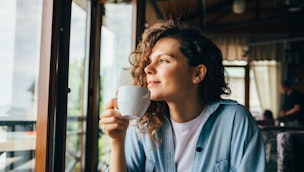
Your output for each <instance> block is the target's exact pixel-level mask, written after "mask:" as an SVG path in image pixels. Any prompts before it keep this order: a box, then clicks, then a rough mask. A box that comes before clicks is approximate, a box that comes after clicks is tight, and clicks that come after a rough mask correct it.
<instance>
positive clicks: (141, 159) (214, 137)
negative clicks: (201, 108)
mask: <svg viewBox="0 0 304 172" xmlns="http://www.w3.org/2000/svg"><path fill="white" fill-rule="evenodd" d="M206 108H208V110H207V114H206V115H207V121H206V122H205V124H204V125H203V127H202V129H201V133H200V136H199V138H198V141H197V145H196V147H195V148H194V149H196V151H195V155H194V157H193V161H192V162H193V163H192V164H189V165H192V172H198V171H203V172H209V171H210V172H214V171H221V172H222V171H227V172H228V171H240V172H250V171H252V172H264V171H265V152H264V143H263V138H262V135H261V133H260V131H259V128H258V127H257V125H256V123H255V121H254V119H253V118H252V116H251V114H250V112H249V111H248V110H247V109H246V108H245V107H244V106H242V105H240V104H238V103H237V102H236V101H233V100H220V101H217V102H215V103H212V104H210V105H208V106H207V107H206ZM157 137H158V139H160V140H161V144H160V145H158V146H157V145H156V144H155V143H151V141H150V139H149V136H148V135H147V134H143V133H140V132H139V131H138V128H137V126H136V125H131V126H130V127H129V128H128V130H127V134H126V138H125V156H126V164H127V168H128V171H130V172H137V171H145V172H150V171H158V172H171V171H172V172H175V171H176V166H175V160H174V143H173V130H172V126H171V123H170V120H169V119H166V120H165V121H163V126H162V128H161V129H160V131H159V132H158V133H157Z"/></svg>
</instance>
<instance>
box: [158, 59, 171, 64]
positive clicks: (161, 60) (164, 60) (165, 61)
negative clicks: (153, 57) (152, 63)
mask: <svg viewBox="0 0 304 172" xmlns="http://www.w3.org/2000/svg"><path fill="white" fill-rule="evenodd" d="M160 62H161V63H169V60H167V59H160Z"/></svg>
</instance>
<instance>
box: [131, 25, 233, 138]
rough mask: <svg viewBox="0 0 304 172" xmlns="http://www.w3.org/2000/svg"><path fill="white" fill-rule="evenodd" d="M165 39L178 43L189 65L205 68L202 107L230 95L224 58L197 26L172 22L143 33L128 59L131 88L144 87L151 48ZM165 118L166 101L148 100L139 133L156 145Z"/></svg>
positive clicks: (201, 90) (153, 27)
mask: <svg viewBox="0 0 304 172" xmlns="http://www.w3.org/2000/svg"><path fill="white" fill-rule="evenodd" d="M164 37H170V38H174V39H176V40H177V41H179V43H180V47H179V50H180V52H181V53H182V54H183V55H184V56H185V57H186V58H187V61H188V64H189V65H190V66H192V67H195V66H198V65H199V64H204V65H205V66H206V68H207V73H206V76H205V78H204V80H203V81H202V82H200V83H199V88H198V89H199V94H200V97H201V99H202V102H203V103H204V104H209V103H211V102H213V101H216V100H219V99H221V95H223V94H225V95H228V94H230V89H229V87H228V85H227V82H226V80H225V75H224V66H223V64H222V60H223V57H222V53H221V51H220V49H219V48H218V47H217V46H216V45H215V44H214V43H213V42H211V41H210V40H209V39H208V38H207V37H206V36H204V34H203V32H202V30H200V29H199V28H198V27H194V26H190V25H185V24H182V23H180V22H176V21H173V20H169V21H166V22H162V23H157V24H155V25H153V26H151V27H150V28H148V29H147V30H146V31H145V32H144V33H143V35H142V39H141V41H140V43H139V44H138V46H137V48H136V50H135V51H134V52H133V53H131V55H130V57H129V61H130V63H131V65H132V68H131V75H132V77H133V84H134V85H137V86H141V87H147V81H146V74H145V72H144V69H145V67H146V66H147V65H148V64H149V61H150V60H149V56H150V54H151V52H152V48H153V47H154V45H155V44H156V43H157V41H158V40H160V39H161V38H164ZM166 115H169V110H168V105H167V104H166V102H164V101H151V104H150V106H149V108H148V110H147V111H146V114H145V115H144V116H143V117H142V118H141V119H140V120H138V122H137V124H138V127H139V129H140V131H141V132H143V133H148V134H149V136H150V138H151V139H152V140H153V141H156V142H157V143H159V141H160V140H157V138H156V133H157V131H159V129H160V128H161V127H162V125H163V122H162V121H163V119H164V118H166Z"/></svg>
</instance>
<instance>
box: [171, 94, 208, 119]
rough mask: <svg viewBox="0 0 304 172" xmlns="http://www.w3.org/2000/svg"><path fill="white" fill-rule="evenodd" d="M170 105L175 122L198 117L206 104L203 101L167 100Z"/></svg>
mask: <svg viewBox="0 0 304 172" xmlns="http://www.w3.org/2000/svg"><path fill="white" fill-rule="evenodd" d="M167 103H168V106H169V112H170V117H171V118H172V119H173V120H174V121H175V122H180V123H183V122H187V121H190V120H192V119H194V118H196V117H197V116H198V115H199V114H200V113H201V112H202V110H203V108H204V105H203V103H202V102H201V101H198V100H196V101H187V100H182V101H179V102H167Z"/></svg>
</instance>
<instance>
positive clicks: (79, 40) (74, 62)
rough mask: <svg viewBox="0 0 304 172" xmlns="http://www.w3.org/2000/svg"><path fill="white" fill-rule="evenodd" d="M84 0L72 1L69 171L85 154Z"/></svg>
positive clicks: (75, 169)
mask: <svg viewBox="0 0 304 172" xmlns="http://www.w3.org/2000/svg"><path fill="white" fill-rule="evenodd" d="M85 9H86V7H85V0H81V1H77V3H76V1H73V3H72V14H71V36H70V59H69V60H70V61H69V81H68V85H69V89H70V93H69V94H68V110H67V116H68V119H67V133H66V161H65V163H66V164H65V168H66V171H81V169H82V168H83V167H82V164H83V163H82V162H81V161H82V160H83V158H84V157H83V156H84V152H83V151H84V150H83V148H84V144H85V143H84V142H83V141H84V136H85V135H84V134H85V115H84V114H85V111H84V104H85V103H86V102H87V101H86V99H85V98H86V97H87V96H85V95H84V94H86V91H84V87H85V86H86V85H87V83H86V80H85V79H84V77H85V74H84V72H85V70H87V68H86V66H85V59H86V57H85V42H86V15H87V13H86V10H85Z"/></svg>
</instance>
